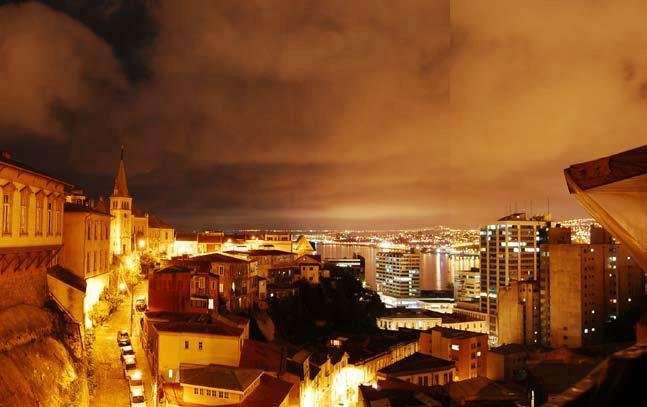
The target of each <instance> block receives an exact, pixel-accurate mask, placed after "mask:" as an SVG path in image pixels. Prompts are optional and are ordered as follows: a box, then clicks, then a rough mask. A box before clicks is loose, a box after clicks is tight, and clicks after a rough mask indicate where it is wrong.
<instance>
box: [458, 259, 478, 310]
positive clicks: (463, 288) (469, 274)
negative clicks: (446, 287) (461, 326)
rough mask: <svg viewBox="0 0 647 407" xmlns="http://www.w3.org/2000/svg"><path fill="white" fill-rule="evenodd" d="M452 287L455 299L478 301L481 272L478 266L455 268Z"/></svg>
mask: <svg viewBox="0 0 647 407" xmlns="http://www.w3.org/2000/svg"><path fill="white" fill-rule="evenodd" d="M454 287H455V290H456V300H457V301H465V302H471V301H479V299H480V298H481V272H480V271H479V269H478V267H472V268H470V269H469V270H457V271H456V283H455V284H454Z"/></svg>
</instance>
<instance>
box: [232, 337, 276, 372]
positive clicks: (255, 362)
mask: <svg viewBox="0 0 647 407" xmlns="http://www.w3.org/2000/svg"><path fill="white" fill-rule="evenodd" d="M284 361H285V350H284V348H283V347H281V346H280V345H277V344H275V343H268V342H259V341H254V340H252V339H246V340H245V343H244V344H243V350H242V352H241V355H240V367H246V368H254V369H263V370H264V371H267V372H283V371H284V370H285V367H284Z"/></svg>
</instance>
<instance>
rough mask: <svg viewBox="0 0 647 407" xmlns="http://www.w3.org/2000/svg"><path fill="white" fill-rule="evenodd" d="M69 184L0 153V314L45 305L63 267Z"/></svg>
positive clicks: (8, 154)
mask: <svg viewBox="0 0 647 407" xmlns="http://www.w3.org/2000/svg"><path fill="white" fill-rule="evenodd" d="M69 187H71V185H69V184H67V183H65V182H63V181H61V180H59V179H56V178H54V177H52V176H50V175H47V174H45V173H44V172H41V171H38V170H36V169H34V168H32V167H30V166H28V165H26V164H23V163H21V162H19V161H16V160H14V159H13V157H12V156H11V154H10V153H8V152H2V153H0V197H1V199H2V212H1V214H2V217H1V218H0V260H1V261H0V292H1V293H2V295H1V296H0V309H5V308H8V307H10V306H13V305H18V304H29V305H35V306H42V305H43V304H44V303H45V301H46V299H47V277H46V275H47V269H48V268H49V267H51V266H55V265H57V264H58V263H59V253H60V250H61V247H62V244H63V228H64V225H63V213H64V207H63V204H64V202H65V189H66V188H69Z"/></svg>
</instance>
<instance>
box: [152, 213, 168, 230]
mask: <svg viewBox="0 0 647 407" xmlns="http://www.w3.org/2000/svg"><path fill="white" fill-rule="evenodd" d="M148 227H149V228H154V229H173V226H171V225H169V224H168V223H166V222H164V221H163V220H162V219H160V217H159V216H157V215H149V216H148Z"/></svg>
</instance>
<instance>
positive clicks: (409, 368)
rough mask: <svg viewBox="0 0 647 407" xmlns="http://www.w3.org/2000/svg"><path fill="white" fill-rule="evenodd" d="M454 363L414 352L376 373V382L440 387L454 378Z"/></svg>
mask: <svg viewBox="0 0 647 407" xmlns="http://www.w3.org/2000/svg"><path fill="white" fill-rule="evenodd" d="M455 365H456V363H455V362H454V361H451V360H447V359H441V358H437V357H434V356H431V355H428V354H425V353H420V352H416V353H414V354H413V355H411V356H407V357H406V358H404V359H402V360H399V361H397V362H395V363H393V364H391V365H389V366H387V367H385V368H382V369H380V370H379V371H378V372H377V378H378V380H386V379H389V378H390V379H399V380H403V381H405V382H408V383H414V384H417V385H419V386H442V385H444V384H447V383H450V382H451V381H452V380H453V378H454V376H455Z"/></svg>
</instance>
